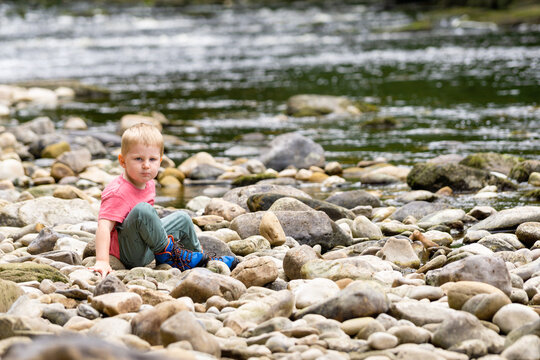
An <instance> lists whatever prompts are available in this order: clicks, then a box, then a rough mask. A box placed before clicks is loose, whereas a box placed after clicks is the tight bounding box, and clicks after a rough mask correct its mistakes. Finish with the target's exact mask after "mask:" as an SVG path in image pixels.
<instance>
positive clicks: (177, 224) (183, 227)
mask: <svg viewBox="0 0 540 360" xmlns="http://www.w3.org/2000/svg"><path fill="white" fill-rule="evenodd" d="M161 223H162V224H163V228H164V229H165V232H166V233H167V235H172V236H173V237H174V239H175V240H176V241H177V242H179V243H180V244H181V245H182V247H184V248H186V249H188V250H191V251H198V252H202V247H201V243H200V242H199V239H198V238H197V234H196V233H195V227H194V226H193V222H192V221H191V218H190V217H189V215H188V214H187V213H186V212H185V211H175V212H173V213H172V214H169V215H167V216H166V217H164V218H163V219H161Z"/></svg>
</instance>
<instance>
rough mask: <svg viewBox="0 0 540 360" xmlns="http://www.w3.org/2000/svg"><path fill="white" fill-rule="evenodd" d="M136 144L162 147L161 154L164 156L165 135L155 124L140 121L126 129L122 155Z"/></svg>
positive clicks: (123, 136)
mask: <svg viewBox="0 0 540 360" xmlns="http://www.w3.org/2000/svg"><path fill="white" fill-rule="evenodd" d="M135 144H143V145H145V146H157V147H159V149H160V155H161V156H163V150H164V145H163V135H161V132H160V131H159V129H158V128H156V127H155V126H153V125H150V124H145V123H139V124H137V125H133V126H132V127H130V128H128V129H127V130H126V131H124V134H123V135H122V148H121V152H122V155H126V154H127V153H128V152H129V149H130V148H131V147H132V146H133V145H135Z"/></svg>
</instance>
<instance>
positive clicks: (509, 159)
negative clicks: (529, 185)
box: [459, 152, 522, 175]
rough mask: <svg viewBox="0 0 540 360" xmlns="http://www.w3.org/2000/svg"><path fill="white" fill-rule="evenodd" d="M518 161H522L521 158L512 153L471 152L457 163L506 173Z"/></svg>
mask: <svg viewBox="0 0 540 360" xmlns="http://www.w3.org/2000/svg"><path fill="white" fill-rule="evenodd" d="M520 161H522V159H520V158H518V157H516V156H513V155H507V154H497V153H492V152H486V153H476V154H471V155H469V156H467V157H466V158H465V159H463V160H461V161H460V162H459V163H460V164H461V165H465V166H470V167H473V168H477V169H483V170H487V171H497V172H500V173H502V174H505V175H508V174H510V171H511V170H512V168H513V167H514V166H516V165H517V164H519V163H520Z"/></svg>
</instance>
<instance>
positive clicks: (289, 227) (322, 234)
mask: <svg viewBox="0 0 540 360" xmlns="http://www.w3.org/2000/svg"><path fill="white" fill-rule="evenodd" d="M264 213H265V212H264V211H258V212H255V213H249V214H244V215H240V216H238V217H236V218H235V219H234V220H233V221H232V222H231V226H230V228H231V229H232V230H234V231H236V232H237V233H238V235H240V237H241V238H242V239H245V238H247V237H250V236H252V235H259V226H260V223H261V219H262V217H263V215H264ZM275 214H276V216H277V218H278V220H279V223H280V224H281V226H282V227H283V231H284V232H285V235H286V236H290V237H292V238H293V239H295V240H296V241H298V242H299V243H300V244H306V245H309V246H314V245H316V244H319V245H321V247H322V249H323V250H324V251H327V250H330V249H332V248H333V247H335V246H338V245H343V246H350V245H352V244H353V239H352V237H351V236H350V235H348V234H347V233H345V231H344V230H343V229H341V228H340V227H339V226H338V225H336V223H335V222H333V221H332V220H331V219H330V218H329V217H328V215H326V214H325V213H323V212H322V211H276V212H275Z"/></svg>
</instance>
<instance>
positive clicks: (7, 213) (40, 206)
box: [0, 196, 97, 227]
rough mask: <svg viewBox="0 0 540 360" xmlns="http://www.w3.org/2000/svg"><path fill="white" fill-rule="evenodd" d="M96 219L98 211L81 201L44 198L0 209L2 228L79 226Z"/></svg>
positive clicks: (0, 224)
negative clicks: (40, 225)
mask: <svg viewBox="0 0 540 360" xmlns="http://www.w3.org/2000/svg"><path fill="white" fill-rule="evenodd" d="M96 218H97V213H96V210H95V209H94V208H93V207H92V206H91V205H90V204H89V203H88V202H87V201H84V200H81V199H73V200H63V199H58V198H54V197H50V196H44V197H41V198H37V199H33V200H27V201H22V202H19V203H14V204H8V205H7V206H4V207H2V208H0V226H16V227H22V226H25V225H29V224H35V223H42V224H44V225H47V226H53V225H55V224H57V223H61V224H66V223H67V224H77V223H81V222H84V221H91V220H95V219H96Z"/></svg>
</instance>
